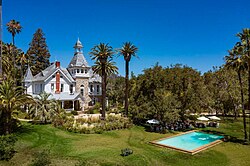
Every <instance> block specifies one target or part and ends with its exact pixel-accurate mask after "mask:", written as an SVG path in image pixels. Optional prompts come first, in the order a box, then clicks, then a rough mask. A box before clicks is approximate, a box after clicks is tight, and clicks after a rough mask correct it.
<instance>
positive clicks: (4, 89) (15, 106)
mask: <svg viewBox="0 0 250 166" xmlns="http://www.w3.org/2000/svg"><path fill="white" fill-rule="evenodd" d="M23 91H24V89H23V87H21V86H19V87H16V86H15V83H14V82H13V81H11V80H4V81H3V82H2V83H1V84H0V105H1V110H0V111H1V117H0V120H1V122H2V125H1V126H3V127H1V132H2V133H3V134H9V133H11V132H12V126H13V125H14V124H12V120H13V117H12V115H13V113H14V112H15V111H19V110H20V109H21V107H22V106H24V105H25V104H29V103H33V102H34V100H33V98H32V96H30V95H27V94H24V93H23Z"/></svg>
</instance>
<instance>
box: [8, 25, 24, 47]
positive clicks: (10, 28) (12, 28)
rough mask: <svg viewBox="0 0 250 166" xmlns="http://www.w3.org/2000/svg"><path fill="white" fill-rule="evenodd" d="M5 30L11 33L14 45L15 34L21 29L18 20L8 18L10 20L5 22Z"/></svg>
mask: <svg viewBox="0 0 250 166" xmlns="http://www.w3.org/2000/svg"><path fill="white" fill-rule="evenodd" d="M7 30H8V31H9V32H10V33H11V35H12V44H13V45H15V36H16V34H18V33H20V32H21V30H22V26H21V25H20V22H19V21H16V20H10V22H8V23H7Z"/></svg>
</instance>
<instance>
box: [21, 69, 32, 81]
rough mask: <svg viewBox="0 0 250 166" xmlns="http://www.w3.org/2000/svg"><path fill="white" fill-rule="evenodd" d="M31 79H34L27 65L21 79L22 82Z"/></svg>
mask: <svg viewBox="0 0 250 166" xmlns="http://www.w3.org/2000/svg"><path fill="white" fill-rule="evenodd" d="M33 79H34V77H33V75H32V72H31V70H30V66H28V69H27V71H26V73H25V75H24V79H23V81H24V82H32V81H33Z"/></svg>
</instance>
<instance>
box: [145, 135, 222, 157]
mask: <svg viewBox="0 0 250 166" xmlns="http://www.w3.org/2000/svg"><path fill="white" fill-rule="evenodd" d="M222 138H223V136H220V135H215V134H207V133H203V132H199V131H191V132H186V133H184V134H179V135H176V136H172V137H167V138H163V139H160V140H156V141H152V142H150V143H152V144H155V145H158V146H162V147H168V148H172V149H175V150H179V151H182V152H187V153H191V154H195V153H198V152H200V151H202V150H205V149H207V148H209V147H212V146H214V145H217V144H218V143H221V142H222V141H221V139H222Z"/></svg>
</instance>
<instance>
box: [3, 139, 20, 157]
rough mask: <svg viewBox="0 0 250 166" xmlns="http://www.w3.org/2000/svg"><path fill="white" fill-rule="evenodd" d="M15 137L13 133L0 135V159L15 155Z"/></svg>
mask: <svg viewBox="0 0 250 166" xmlns="http://www.w3.org/2000/svg"><path fill="white" fill-rule="evenodd" d="M16 141H17V138H16V137H15V136H14V135H3V136H0V160H6V161H8V160H10V159H11V158H12V157H13V156H14V155H15V152H16V151H15V149H14V146H15V143H16Z"/></svg>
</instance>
